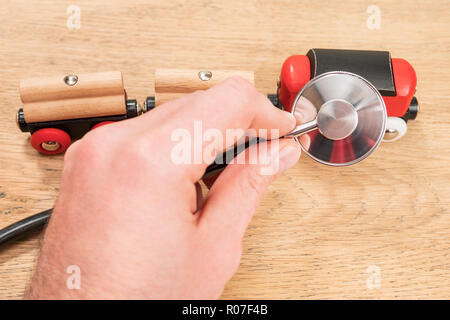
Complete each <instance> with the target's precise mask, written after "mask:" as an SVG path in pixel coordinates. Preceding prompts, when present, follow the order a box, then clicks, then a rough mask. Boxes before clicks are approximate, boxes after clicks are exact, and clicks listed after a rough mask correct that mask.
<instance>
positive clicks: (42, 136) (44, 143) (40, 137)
mask: <svg viewBox="0 0 450 320" xmlns="http://www.w3.org/2000/svg"><path fill="white" fill-rule="evenodd" d="M70 144H71V139H70V136H69V134H68V133H67V132H65V131H63V130H60V129H56V128H44V129H40V130H37V131H36V132H34V133H33V134H32V135H31V145H32V146H33V148H35V149H36V150H37V151H39V152H41V153H44V154H58V153H61V152H64V151H65V150H66V149H67V148H68V147H69V146H70Z"/></svg>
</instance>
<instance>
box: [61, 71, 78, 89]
mask: <svg viewBox="0 0 450 320" xmlns="http://www.w3.org/2000/svg"><path fill="white" fill-rule="evenodd" d="M64 82H65V83H66V84H67V85H68V86H73V85H75V84H76V83H77V82H78V77H77V75H76V74H69V75H67V76H65V77H64Z"/></svg>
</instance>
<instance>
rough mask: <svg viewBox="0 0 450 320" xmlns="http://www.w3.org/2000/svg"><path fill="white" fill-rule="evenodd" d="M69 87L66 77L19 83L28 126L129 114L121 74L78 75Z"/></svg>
mask: <svg viewBox="0 0 450 320" xmlns="http://www.w3.org/2000/svg"><path fill="white" fill-rule="evenodd" d="M76 76H77V81H76V83H74V84H72V85H68V84H67V83H66V81H65V75H61V76H57V77H49V78H33V79H25V80H21V81H20V98H21V100H22V102H23V112H24V118H25V121H26V122H27V123H32V122H45V121H57V120H67V119H79V118H90V117H100V116H113V115H121V114H125V113H126V105H125V91H124V86H123V78H122V73H121V72H120V71H112V72H98V73H86V74H77V75H76Z"/></svg>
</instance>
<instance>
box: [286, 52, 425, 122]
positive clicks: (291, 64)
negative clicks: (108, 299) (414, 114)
mask: <svg viewBox="0 0 450 320" xmlns="http://www.w3.org/2000/svg"><path fill="white" fill-rule="evenodd" d="M391 64H392V73H393V78H394V85H395V91H396V95H395V96H392V97H391V96H383V100H384V102H385V104H386V109H387V115H388V116H389V117H402V116H403V115H404V114H405V113H406V112H407V111H408V108H409V105H410V103H411V100H412V98H413V96H414V93H415V90H416V85H417V76H416V72H415V71H414V69H413V67H412V66H411V65H410V64H409V62H408V61H406V60H404V59H399V58H392V59H391ZM310 77H311V66H310V61H309V59H308V57H307V56H303V55H294V56H290V57H289V58H287V59H286V61H285V62H284V63H283V67H282V68H281V77H280V88H279V92H278V96H279V99H280V102H281V104H282V105H283V107H284V108H285V109H286V110H287V111H291V108H292V104H293V103H294V100H295V98H296V97H297V94H298V93H299V91H300V90H301V89H302V88H303V86H304V85H305V84H306V83H307V82H308V81H309V80H310Z"/></svg>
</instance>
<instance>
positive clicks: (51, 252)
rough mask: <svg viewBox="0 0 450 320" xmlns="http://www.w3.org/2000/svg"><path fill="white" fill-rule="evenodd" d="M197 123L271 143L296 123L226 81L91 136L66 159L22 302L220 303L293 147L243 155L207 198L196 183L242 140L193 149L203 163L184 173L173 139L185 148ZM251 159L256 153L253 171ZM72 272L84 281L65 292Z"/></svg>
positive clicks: (277, 145) (235, 81)
mask: <svg viewBox="0 0 450 320" xmlns="http://www.w3.org/2000/svg"><path fill="white" fill-rule="evenodd" d="M200 120H201V124H202V129H203V131H207V130H208V129H212V130H215V131H214V132H216V133H217V132H220V133H221V134H223V137H225V136H226V131H227V130H229V129H243V130H248V129H254V130H256V133H257V134H260V133H261V132H262V130H261V129H267V130H269V138H272V139H276V138H278V137H279V136H282V135H284V134H286V133H288V132H289V131H290V130H292V129H293V128H294V126H295V124H296V121H295V119H294V117H293V116H291V115H290V114H289V113H287V112H285V111H281V110H279V109H277V108H275V107H274V106H273V105H272V104H271V103H270V102H269V100H267V99H266V98H265V97H264V96H263V95H262V94H261V93H258V92H257V91H256V90H255V88H254V87H253V86H252V85H251V84H250V83H248V82H247V81H245V80H243V79H241V78H230V79H228V80H226V81H225V82H223V83H221V84H219V85H217V86H216V87H213V88H212V89H210V90H207V91H202V92H196V93H194V94H190V95H187V96H185V97H183V98H181V99H178V100H175V101H172V102H169V103H167V104H165V105H162V106H160V107H158V108H156V109H155V110H153V111H151V112H150V113H148V114H145V115H143V116H141V117H137V118H134V119H130V120H126V121H121V122H117V123H114V124H109V125H105V126H102V127H100V128H97V129H95V130H93V131H91V132H89V133H88V134H87V135H86V136H85V137H84V138H83V139H81V140H79V141H78V142H76V143H74V144H73V145H72V146H71V147H70V148H69V149H68V151H67V153H66V155H65V159H64V170H63V175H62V183H61V188H60V193H59V197H58V199H57V202H56V205H55V209H54V212H53V215H52V218H51V220H50V223H49V225H48V227H47V230H46V232H45V236H44V240H43V244H42V249H41V253H40V256H39V261H38V265H37V270H36V273H35V275H34V277H33V279H32V283H31V287H30V289H29V290H28V293H27V295H26V297H27V298H57V299H58V298H69V299H70V298H99V299H102V298H119V299H120V298H137V299H140V298H144V299H171V298H174V299H184V298H186V299H211V298H218V297H219V296H220V294H221V292H222V290H223V288H224V285H225V284H226V282H227V281H228V280H229V279H230V278H231V276H232V275H233V274H234V272H235V271H236V269H237V267H238V265H239V260H240V254H241V242H242V237H243V235H244V232H245V230H246V228H247V225H248V224H249V222H250V220H251V218H252V215H253V213H254V211H255V209H256V207H257V205H258V202H259V200H260V198H261V197H262V195H263V193H264V191H265V190H266V188H267V186H268V185H269V183H270V182H271V181H272V180H274V179H275V178H276V177H277V176H278V175H279V174H280V173H281V172H283V171H284V170H286V169H287V168H289V167H291V166H292V165H294V164H295V163H296V162H297V160H298V158H299V156H300V148H299V146H298V145H297V143H296V142H295V141H294V140H293V139H280V140H273V141H269V142H263V143H260V144H259V148H258V146H257V145H254V146H252V147H250V148H249V149H248V150H246V151H245V152H244V153H241V154H240V155H239V156H238V157H237V161H236V162H237V163H233V164H230V165H228V166H227V168H226V169H225V170H224V171H223V172H222V173H221V174H220V175H219V177H218V178H217V179H216V181H215V182H214V183H213V185H212V187H211V188H210V190H209V192H208V194H207V196H206V198H204V199H203V198H202V197H201V192H199V188H198V181H199V180H200V179H201V178H202V176H203V174H204V172H205V169H206V168H207V166H208V165H209V164H210V163H211V162H212V160H213V159H214V155H215V154H220V153H221V151H223V150H224V148H226V147H229V146H231V145H233V144H234V143H235V142H236V140H237V139H238V138H239V137H235V138H233V140H232V141H226V142H224V141H219V140H220V139H217V140H214V139H211V140H210V142H209V145H208V143H203V146H202V147H201V148H197V149H198V150H197V149H196V148H195V147H194V148H193V149H192V159H194V158H195V156H200V158H201V159H202V161H200V162H195V161H192V162H193V163H186V162H183V163H180V161H178V160H179V159H178V160H177V159H175V158H174V157H175V156H176V155H177V153H176V152H174V148H176V147H177V143H176V142H174V141H173V139H172V138H173V134H174V132H175V131H176V130H180V129H182V130H183V131H182V132H185V133H186V132H188V133H189V134H191V136H192V137H193V138H192V141H193V140H194V139H196V138H195V137H194V136H195V134H196V132H194V131H195V130H194V127H193V123H194V122H195V121H200ZM297 120H298V119H297ZM271 129H278V132H276V133H273V132H272V133H271V132H270V130H271ZM178 147H179V145H178ZM207 147H208V148H209V149H208V150H209V151H208V152H205V150H206V148H207ZM261 147H265V148H262V149H266V150H265V152H264V154H263V152H262V151H261V150H262V149H261ZM252 152H253V154H254V155H255V154H257V155H258V157H257V158H258V161H256V163H255V161H251V157H250V156H251V154H252ZM204 154H206V155H207V156H206V158H207V159H205V157H204V156H203V155H204ZM197 158H198V157H197ZM239 160H242V161H239ZM268 163H270V164H272V169H274V170H273V172H271V173H270V174H267V170H266V171H265V172H266V173H264V169H267V168H268ZM273 164H275V165H273ZM73 265H75V266H77V267H79V270H80V272H81V274H80V276H81V277H80V279H81V287H80V289H78V290H73V289H72V290H71V289H69V288H68V287H67V286H66V281H67V278H68V277H69V276H70V274H67V273H66V270H67V268H68V267H69V266H73Z"/></svg>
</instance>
